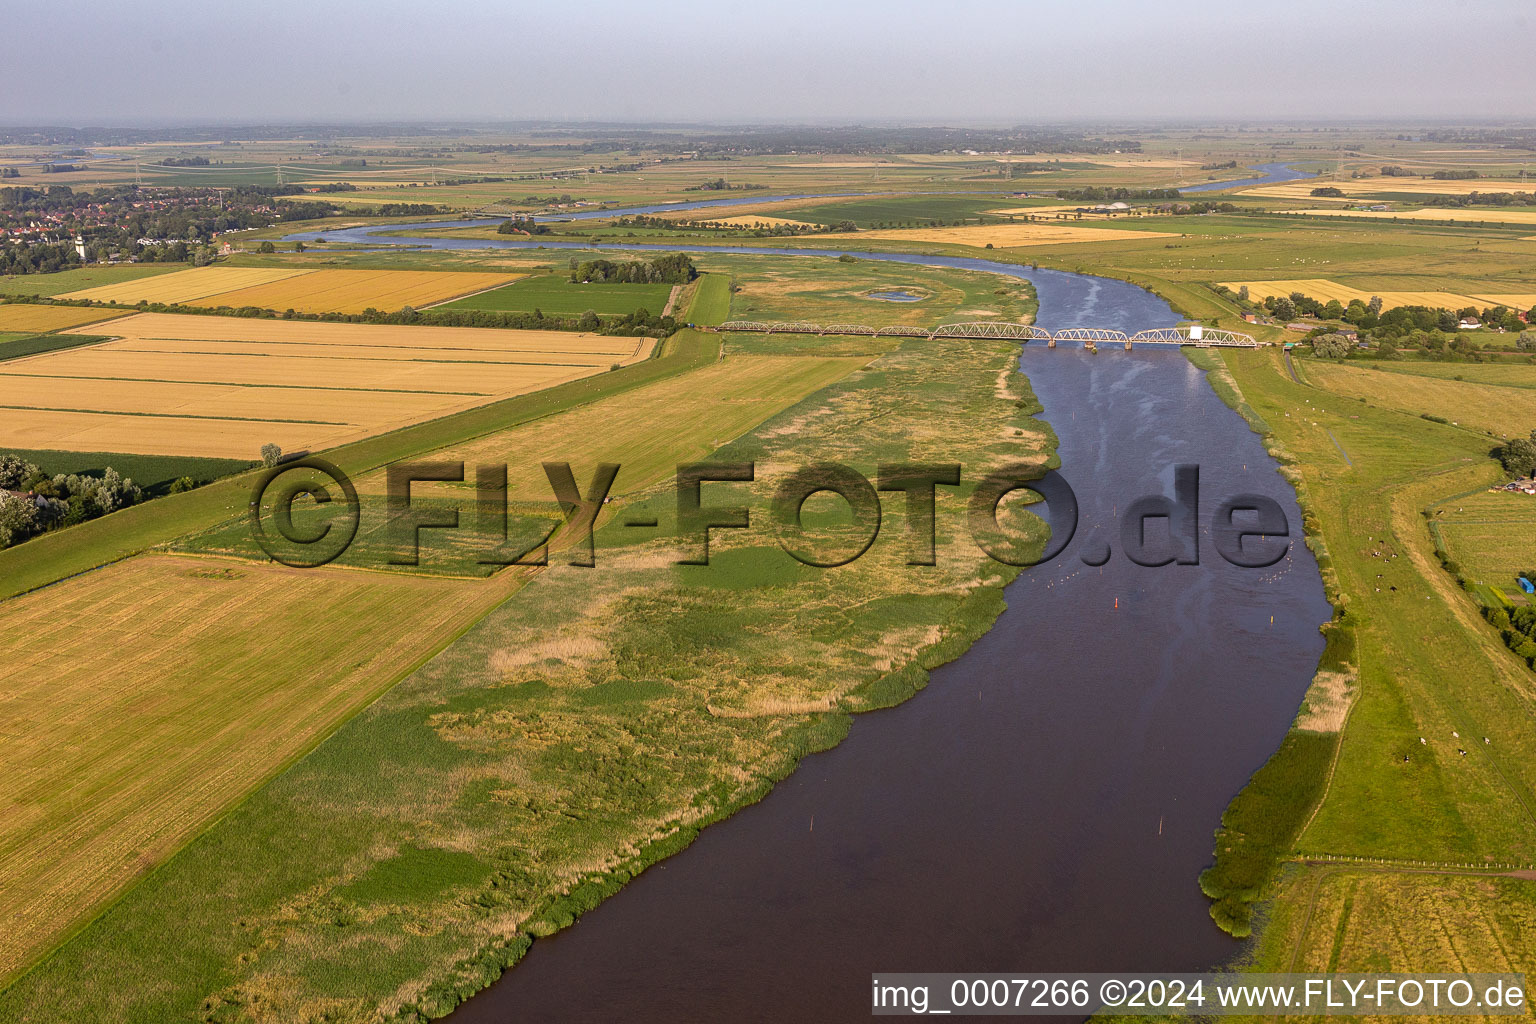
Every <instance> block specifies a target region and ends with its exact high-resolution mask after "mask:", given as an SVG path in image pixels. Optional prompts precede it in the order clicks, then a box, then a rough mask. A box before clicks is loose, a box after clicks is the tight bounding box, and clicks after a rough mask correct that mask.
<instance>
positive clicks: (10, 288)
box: [0, 263, 185, 296]
mask: <svg viewBox="0 0 1536 1024" xmlns="http://www.w3.org/2000/svg"><path fill="white" fill-rule="evenodd" d="M184 270H185V267H184V265H183V264H180V263H165V264H154V263H139V264H133V265H128V266H117V267H111V266H95V265H92V266H87V267H80V268H78V269H75V270H61V271H59V272H58V273H56V274H23V275H21V276H19V277H0V295H47V296H55V295H62V294H64V293H65V292H77V291H82V290H84V289H87V288H99V287H103V286H105V285H112V284H122V283H123V282H126V281H137V280H142V279H143V278H146V277H159V276H161V275H164V274H179V273H183V272H184Z"/></svg>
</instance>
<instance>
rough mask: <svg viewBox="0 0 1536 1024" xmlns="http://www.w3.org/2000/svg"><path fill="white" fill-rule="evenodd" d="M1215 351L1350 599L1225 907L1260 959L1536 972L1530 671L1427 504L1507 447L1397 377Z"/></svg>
mask: <svg viewBox="0 0 1536 1024" xmlns="http://www.w3.org/2000/svg"><path fill="white" fill-rule="evenodd" d="M1194 358H1195V360H1196V361H1197V363H1198V364H1199V365H1202V366H1206V367H1211V370H1210V376H1211V378H1212V383H1213V386H1215V388H1216V390H1217V392H1218V394H1221V395H1222V397H1223V398H1224V399H1225V400H1226V401H1228V403H1229V404H1232V405H1234V406H1235V407H1237V408H1239V409H1240V410H1244V412H1245V416H1247V417H1248V418H1249V422H1250V423H1251V424H1254V426H1255V429H1256V430H1259V432H1261V433H1263V434H1264V436H1265V442H1266V445H1267V446H1268V447H1269V449H1270V451H1271V452H1272V453H1273V454H1274V456H1275V458H1276V459H1277V460H1278V461H1280V462H1281V464H1282V467H1283V468H1282V472H1284V473H1285V475H1286V476H1287V478H1288V479H1291V480H1293V481H1294V482H1295V484H1296V489H1297V494H1298V499H1299V501H1300V504H1301V506H1302V508H1303V513H1304V519H1305V526H1306V532H1307V539H1308V543H1309V544H1310V545H1312V547H1313V550H1314V551H1316V552H1317V554H1318V562H1319V565H1320V567H1321V568H1322V571H1323V576H1324V581H1325V586H1326V588H1327V592H1328V595H1329V598H1330V600H1331V601H1332V602H1333V603H1334V606H1335V609H1336V611H1335V619H1334V621H1333V622H1332V623H1330V624H1329V625H1328V626H1327V627H1325V631H1326V633H1327V635H1328V646H1327V649H1326V651H1325V653H1324V656H1323V659H1322V663H1321V664H1320V666H1319V671H1318V674H1317V677H1316V679H1315V680H1314V683H1313V686H1312V688H1311V690H1309V692H1308V694H1307V698H1306V701H1305V703H1304V704H1303V707H1302V709H1301V712H1300V714H1299V715H1298V717H1297V720H1296V723H1295V725H1294V726H1293V728H1292V730H1291V732H1290V733H1289V734H1288V735H1287V737H1286V739H1285V741H1284V742H1283V743H1282V745H1281V748H1280V749H1279V751H1277V753H1276V754H1275V755H1274V757H1272V758H1271V759H1270V761H1269V762H1268V763H1267V764H1266V765H1264V766H1263V768H1261V769H1260V771H1259V772H1258V773H1257V774H1256V775H1255V776H1254V778H1253V779H1252V780H1251V781H1250V783H1249V785H1248V786H1247V787H1245V788H1244V790H1243V791H1242V792H1241V793H1240V794H1238V796H1237V797H1236V798H1235V799H1234V801H1233V802H1232V804H1231V806H1230V807H1229V808H1228V810H1227V812H1226V814H1225V815H1224V817H1223V823H1222V828H1221V830H1219V831H1218V833H1217V841H1216V858H1215V863H1214V865H1213V866H1212V867H1211V868H1210V869H1209V870H1208V871H1207V872H1206V873H1205V874H1204V875H1203V876H1202V879H1201V884H1202V886H1203V887H1204V889H1205V891H1206V892H1207V894H1208V895H1210V896H1211V897H1212V899H1213V901H1214V902H1213V906H1212V915H1213V917H1214V918H1215V919H1216V920H1217V922H1218V923H1219V924H1221V925H1222V926H1223V927H1225V928H1227V930H1229V931H1232V932H1233V933H1234V934H1246V933H1247V932H1248V931H1250V930H1251V931H1253V932H1255V933H1257V934H1258V940H1257V944H1256V945H1255V946H1254V947H1253V949H1252V951H1251V962H1252V964H1253V965H1254V967H1255V968H1257V969H1260V970H1279V971H1284V970H1387V969H1393V970H1434V969H1461V970H1494V969H1511V970H1525V969H1528V967H1529V964H1530V959H1531V958H1530V955H1529V952H1530V949H1529V944H1528V942H1525V941H1524V940H1522V939H1521V938H1520V936H1521V935H1522V934H1525V931H1524V930H1525V929H1527V928H1529V927H1530V924H1531V922H1532V920H1533V919H1536V886H1533V885H1532V884H1531V882H1530V881H1529V880H1527V879H1526V878H1525V877H1523V876H1515V875H1507V874H1506V873H1507V872H1509V871H1511V870H1512V869H1521V870H1525V869H1528V868H1529V867H1530V865H1531V864H1532V863H1533V861H1536V814H1533V808H1536V797H1533V795H1532V786H1533V783H1536V771H1533V770H1532V768H1531V767H1530V766H1531V765H1532V763H1533V761H1532V757H1533V755H1536V741H1533V737H1532V733H1531V729H1530V725H1531V723H1532V721H1533V718H1536V705H1533V701H1532V697H1531V686H1530V682H1529V670H1528V669H1526V667H1525V666H1524V664H1523V662H1521V661H1520V660H1519V659H1517V658H1515V657H1514V656H1512V655H1511V654H1510V653H1509V652H1508V651H1505V650H1502V643H1501V642H1500V640H1499V638H1498V636H1497V634H1496V633H1494V632H1493V631H1492V630H1491V629H1489V628H1488V627H1487V626H1486V624H1484V623H1483V622H1482V621H1481V619H1480V617H1479V616H1478V614H1477V609H1476V606H1475V602H1474V601H1473V600H1472V599H1471V598H1470V596H1469V595H1467V594H1466V593H1464V592H1463V591H1461V590H1460V589H1459V588H1457V586H1456V584H1455V581H1454V580H1453V579H1451V577H1450V576H1449V575H1448V574H1446V573H1445V572H1443V571H1442V570H1441V568H1440V566H1439V564H1438V561H1437V560H1436V558H1435V554H1434V544H1433V538H1432V536H1431V535H1430V532H1429V530H1428V529H1427V528H1426V525H1425V522H1424V517H1423V509H1425V508H1427V507H1430V506H1432V505H1434V504H1435V503H1436V502H1440V501H1443V500H1445V499H1446V498H1447V497H1449V496H1455V495H1459V494H1464V493H1467V492H1469V491H1475V490H1477V489H1478V488H1479V486H1486V485H1487V484H1488V483H1490V482H1492V480H1493V479H1494V478H1495V477H1496V476H1497V471H1496V467H1494V466H1493V464H1492V463H1491V462H1490V460H1489V459H1488V457H1487V450H1488V446H1489V442H1488V441H1487V439H1486V438H1485V437H1480V436H1479V435H1477V434H1475V433H1474V432H1472V431H1468V430H1464V429H1460V428H1457V427H1455V426H1453V425H1450V424H1448V423H1443V422H1439V421H1436V420H1433V419H1429V418H1426V415H1421V413H1423V414H1428V415H1433V414H1434V413H1435V412H1436V411H1437V410H1435V409H1423V410H1413V411H1410V410H1401V409H1396V408H1393V404H1394V399H1395V391H1394V385H1393V383H1392V381H1393V375H1391V374H1386V373H1383V374H1380V375H1378V376H1377V377H1373V378H1372V380H1373V381H1374V382H1376V383H1377V384H1379V387H1380V391H1379V393H1373V394H1370V395H1362V396H1356V397H1345V396H1343V395H1339V394H1335V393H1332V392H1329V391H1327V390H1325V389H1324V388H1322V387H1321V386H1316V385H1314V384H1312V383H1310V382H1309V380H1310V376H1309V375H1308V374H1307V373H1306V370H1305V361H1304V360H1303V361H1301V365H1300V366H1298V377H1299V379H1297V380H1293V379H1292V378H1291V376H1290V374H1289V372H1288V370H1287V368H1286V366H1285V362H1284V357H1283V355H1282V354H1281V353H1280V352H1278V351H1275V350H1273V349H1271V350H1263V351H1244V352H1224V353H1221V354H1220V355H1217V354H1215V353H1195V354H1194ZM1245 407H1246V408H1245ZM1466 876H1471V877H1466ZM1261 904H1262V906H1263V927H1262V928H1260V927H1258V924H1257V923H1256V922H1255V917H1256V912H1257V910H1258V908H1259V906H1260V905H1261ZM1427 920H1433V921H1435V922H1437V923H1436V924H1435V925H1434V926H1432V927H1430V928H1429V930H1428V931H1426V930H1425V922H1426V921H1427ZM1507 965H1517V966H1507Z"/></svg>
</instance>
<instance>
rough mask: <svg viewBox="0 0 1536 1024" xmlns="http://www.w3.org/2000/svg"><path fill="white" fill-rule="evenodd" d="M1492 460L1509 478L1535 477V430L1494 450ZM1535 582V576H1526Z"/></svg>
mask: <svg viewBox="0 0 1536 1024" xmlns="http://www.w3.org/2000/svg"><path fill="white" fill-rule="evenodd" d="M1493 456H1494V458H1496V459H1498V460H1499V462H1500V463H1502V464H1503V466H1504V472H1506V473H1508V474H1509V475H1510V476H1517V477H1519V476H1536V430H1533V431H1531V436H1530V437H1517V438H1515V439H1514V440H1513V441H1506V442H1505V443H1504V444H1502V445H1500V446H1499V447H1498V448H1495V449H1494V452H1493ZM1526 579H1528V580H1531V581H1532V582H1536V576H1526Z"/></svg>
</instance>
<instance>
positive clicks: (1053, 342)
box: [1047, 338, 1056, 348]
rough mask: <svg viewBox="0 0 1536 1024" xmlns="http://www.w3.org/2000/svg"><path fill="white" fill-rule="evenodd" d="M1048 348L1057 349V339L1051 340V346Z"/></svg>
mask: <svg viewBox="0 0 1536 1024" xmlns="http://www.w3.org/2000/svg"><path fill="white" fill-rule="evenodd" d="M1047 347H1049V348H1055V347H1056V339H1055V338H1052V339H1051V340H1050V344H1049V345H1048V346H1047Z"/></svg>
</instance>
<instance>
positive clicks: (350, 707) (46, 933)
mask: <svg viewBox="0 0 1536 1024" xmlns="http://www.w3.org/2000/svg"><path fill="white" fill-rule="evenodd" d="M504 593H505V589H504V587H502V586H499V585H487V586H486V587H481V588H479V589H473V590H464V589H463V588H462V587H456V586H451V585H446V584H445V583H443V582H440V581H433V580H429V579H404V578H392V577H379V576H372V575H367V574H358V573H345V572H339V571H336V572H332V571H322V572H319V573H306V572H298V571H294V570H287V569H284V568H282V567H271V566H264V565H249V564H248V565H241V566H230V565H228V564H222V563H218V562H213V561H209V560H206V559H194V558H184V557H175V558H166V557H143V558H137V559H132V560H130V561H127V562H120V563H118V564H116V565H112V566H109V567H107V568H105V569H103V570H102V571H100V572H97V573H91V574H89V575H86V576H82V577H78V578H76V579H73V580H69V581H67V582H65V583H62V584H60V585H59V586H58V587H54V588H51V589H49V590H48V591H46V592H39V593H37V594H33V595H28V596H24V597H21V598H17V599H16V600H15V601H14V602H12V603H11V604H10V605H9V606H8V611H7V621H8V622H10V623H12V624H13V625H14V626H15V627H16V628H15V629H12V630H8V631H7V640H6V641H5V645H4V646H5V652H4V664H5V668H4V670H3V673H0V674H3V677H4V683H3V685H4V689H5V694H6V698H7V699H6V715H7V721H8V726H7V731H8V739H7V742H6V743H5V744H4V746H3V748H0V778H3V779H4V782H3V783H0V805H3V806H5V807H7V808H8V809H9V813H8V815H7V819H6V820H7V824H6V829H5V831H4V833H3V834H0V854H3V855H0V894H3V895H0V913H4V914H5V915H6V920H7V921H9V922H11V924H10V926H9V927H7V928H6V930H5V934H4V937H3V938H0V976H4V975H10V974H12V973H13V972H14V971H15V970H16V969H17V968H18V967H19V966H21V965H22V964H23V963H25V962H26V961H27V960H28V959H30V958H31V957H32V956H34V955H35V954H36V952H37V950H38V949H40V948H42V947H44V946H46V945H48V944H49V943H51V942H52V941H55V940H56V939H57V938H58V937H59V936H60V935H61V934H63V933H64V932H66V931H67V930H68V929H69V928H70V927H71V926H72V924H73V923H74V922H77V921H79V920H80V918H81V917H82V915H84V914H86V913H87V912H89V911H90V910H91V909H92V908H94V907H96V906H97V905H99V904H101V903H102V902H103V901H104V900H106V899H108V898H109V897H111V896H112V895H114V894H115V893H116V892H118V891H119V890H121V889H122V887H123V886H124V885H126V884H128V883H129V882H131V881H132V880H134V879H135V878H137V877H139V876H141V875H143V874H144V873H145V872H147V871H148V870H149V869H150V868H151V867H153V866H155V865H156V864H158V863H159V862H160V861H162V860H164V859H165V858H166V857H167V856H168V855H169V854H170V853H171V852H173V851H174V850H175V849H176V848H177V847H178V846H180V845H181V843H183V842H184V841H185V840H186V839H187V838H189V837H190V836H192V835H194V834H196V832H198V831H199V830H200V829H201V828H202V827H204V826H205V825H207V824H208V822H210V821H211V820H212V819H213V818H214V817H215V816H216V815H218V814H219V813H220V812H222V811H223V810H224V809H225V808H226V807H227V806H228V805H229V804H230V803H231V802H232V801H234V800H235V799H237V798H239V797H240V796H241V795H242V794H244V793H245V792H246V791H248V790H249V789H250V788H251V786H252V785H254V784H255V783H257V782H259V781H260V780H261V779H263V778H265V777H267V776H268V775H269V774H271V773H272V772H273V771H274V770H276V769H277V768H278V767H280V766H281V765H282V764H284V763H285V762H287V761H289V760H291V759H293V758H294V757H296V756H298V755H299V754H301V753H303V752H304V751H305V750H307V749H308V748H310V747H311V746H313V745H314V743H315V742H316V741H317V740H319V739H320V738H321V737H323V736H325V735H326V734H327V733H328V732H330V731H331V730H332V729H333V728H335V726H336V725H338V724H339V723H340V722H342V721H344V720H345V719H346V718H348V717H350V716H351V715H352V714H353V713H355V712H356V711H357V709H358V708H359V707H361V706H362V705H363V704H365V703H366V702H367V701H368V700H369V699H371V698H372V697H373V696H374V695H375V694H377V693H378V692H379V690H380V688H381V685H382V682H383V681H384V680H387V679H389V678H390V676H391V674H392V673H393V672H395V671H397V666H399V665H409V664H412V663H414V662H416V661H419V660H421V659H422V658H423V657H425V656H426V655H428V654H430V653H431V652H432V651H433V650H434V649H435V648H436V647H439V646H441V645H442V644H443V643H445V642H446V641H447V640H448V639H449V637H451V636H452V635H453V634H454V633H455V632H456V631H457V630H459V629H462V628H463V627H464V626H466V625H468V623H469V622H471V621H473V619H474V618H475V617H476V616H477V615H478V614H479V613H480V612H481V611H483V610H484V609H485V608H486V607H488V606H489V604H490V603H493V602H494V601H495V600H497V599H499V598H500V597H501V596H504ZM407 616H408V617H409V620H410V623H411V628H410V629H400V628H399V625H400V623H401V621H402V619H403V618H405V617H407ZM82 623H85V624H87V625H82ZM343 623H345V628H342V624H343ZM275 636H280V637H283V638H284V643H285V645H286V644H289V643H291V644H293V645H294V646H293V648H292V649H293V650H304V651H306V652H307V654H306V659H307V662H308V663H307V666H306V668H305V670H304V671H302V672H296V671H291V670H289V669H285V668H280V667H279V665H277V664H275V663H274V662H273V661H272V659H271V657H270V653H271V648H270V646H269V641H270V640H271V638H273V637H275ZM107 661H110V662H111V666H110V669H108V667H107V665H106V662H107ZM87 666H95V667H87ZM274 669H276V671H274Z"/></svg>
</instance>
